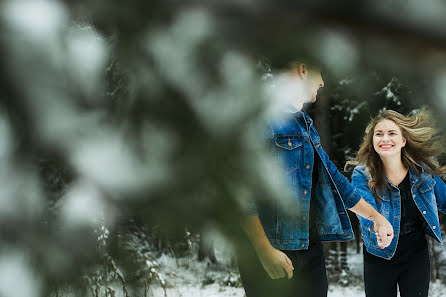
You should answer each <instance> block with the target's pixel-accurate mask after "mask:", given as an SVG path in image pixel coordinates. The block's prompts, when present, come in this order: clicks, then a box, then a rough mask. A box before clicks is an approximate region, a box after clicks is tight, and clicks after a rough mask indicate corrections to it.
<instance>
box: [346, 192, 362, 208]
mask: <svg viewBox="0 0 446 297" xmlns="http://www.w3.org/2000/svg"><path fill="white" fill-rule="evenodd" d="M343 200H344V205H345V207H346V208H352V207H354V206H355V205H356V204H357V203H358V202H359V200H361V195H360V194H359V193H358V191H357V190H356V188H354V190H353V192H352V194H351V195H350V196H349V197H348V198H346V199H343Z"/></svg>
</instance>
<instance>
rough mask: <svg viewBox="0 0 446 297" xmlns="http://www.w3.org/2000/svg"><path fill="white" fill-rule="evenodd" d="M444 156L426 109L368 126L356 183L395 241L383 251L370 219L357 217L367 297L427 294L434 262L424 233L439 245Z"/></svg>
mask: <svg viewBox="0 0 446 297" xmlns="http://www.w3.org/2000/svg"><path fill="white" fill-rule="evenodd" d="M443 152H444V148H443V145H442V143H441V142H440V140H439V138H438V134H437V130H436V129H434V128H433V127H432V121H431V115H430V113H429V112H427V111H426V110H425V109H423V110H421V111H420V112H419V113H417V114H411V115H409V116H404V115H402V114H400V113H398V112H395V111H392V110H386V111H384V112H382V113H381V114H380V115H379V116H378V117H376V118H375V119H373V120H372V121H371V122H370V124H369V125H368V126H367V128H366V131H365V137H364V140H363V143H362V144H361V147H360V149H359V151H358V154H357V156H356V159H355V160H354V161H350V162H347V164H346V167H347V166H348V165H350V164H353V165H358V166H357V167H356V168H355V170H354V172H353V176H352V184H353V185H354V186H356V187H357V189H358V190H359V191H360V194H361V195H362V197H363V198H364V199H365V200H366V201H367V202H369V203H370V204H371V205H373V206H374V207H375V208H376V209H377V210H378V211H379V212H380V213H381V214H382V215H384V216H385V217H386V219H387V220H389V222H390V223H391V224H392V226H393V229H394V234H395V237H394V238H393V240H392V243H391V244H390V245H389V246H388V247H386V248H384V249H381V248H380V247H379V246H378V244H377V236H376V235H375V232H374V226H373V223H372V222H371V221H368V220H367V219H364V218H361V217H360V218H359V219H360V222H361V230H362V238H363V241H364V282H365V291H366V296H367V297H375V296H376V297H387V296H389V297H396V296H397V286H398V287H399V291H400V295H401V297H409V296H417V297H420V296H428V291H429V280H430V262H429V253H428V246H427V241H426V236H425V235H426V234H427V235H429V236H431V237H432V238H434V239H436V240H437V241H439V242H440V243H441V235H440V228H439V221H438V209H439V210H441V211H442V212H446V186H445V184H444V182H443V181H442V179H441V178H440V177H439V176H440V175H444V174H445V173H446V167H444V166H439V165H438V164H437V163H436V162H435V161H434V159H435V157H437V156H438V155H440V154H441V153H443Z"/></svg>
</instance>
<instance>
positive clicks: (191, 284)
mask: <svg viewBox="0 0 446 297" xmlns="http://www.w3.org/2000/svg"><path fill="white" fill-rule="evenodd" d="M348 252H349V258H348V266H349V268H350V271H349V273H350V275H349V277H348V279H347V278H345V279H343V277H341V278H340V281H339V284H330V285H329V292H328V296H329V297H365V294H364V288H363V283H362V274H363V269H362V254H356V252H355V251H353V250H349V251H348ZM228 255H230V253H228V252H227V251H226V252H225V251H221V250H220V251H217V252H216V256H217V259H218V260H219V262H220V264H218V265H214V264H211V263H209V262H208V261H207V262H206V261H205V262H199V261H197V260H196V259H195V257H193V256H190V257H186V258H179V259H175V258H173V257H171V256H167V255H162V256H161V257H160V258H159V259H158V263H159V264H160V266H161V267H162V270H161V272H162V273H163V274H164V275H165V278H166V281H167V284H168V286H167V290H166V295H167V297H243V296H244V290H243V288H242V287H241V284H240V280H239V275H238V271H237V268H236V267H234V266H233V265H231V264H230V262H229V261H228V258H230V257H228ZM344 274H345V273H344ZM341 275H343V274H341ZM345 275H346V274H345ZM352 279H353V280H354V281H352ZM342 283H350V284H349V285H348V286H343V285H342ZM150 293H151V294H152V295H150V294H149V296H154V297H164V296H165V295H164V290H163V289H162V288H161V287H159V286H152V288H151V292H150ZM429 296H430V297H444V296H446V285H445V284H441V283H440V282H436V283H431V288H430V293H429Z"/></svg>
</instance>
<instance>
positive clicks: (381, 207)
mask: <svg viewBox="0 0 446 297" xmlns="http://www.w3.org/2000/svg"><path fill="white" fill-rule="evenodd" d="M375 202H376V207H377V208H378V212H379V213H381V214H382V215H384V216H385V217H386V218H388V215H389V213H390V193H388V190H387V189H386V190H382V191H381V192H379V193H378V197H377V199H375Z"/></svg>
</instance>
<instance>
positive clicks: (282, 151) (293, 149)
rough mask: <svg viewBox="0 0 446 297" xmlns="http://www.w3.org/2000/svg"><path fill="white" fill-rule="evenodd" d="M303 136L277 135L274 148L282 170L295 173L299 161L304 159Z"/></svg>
mask: <svg viewBox="0 0 446 297" xmlns="http://www.w3.org/2000/svg"><path fill="white" fill-rule="evenodd" d="M302 140H303V137H302V136H301V135H293V136H291V135H275V136H274V146H275V151H276V156H277V158H278V161H279V163H280V165H281V166H282V168H284V169H285V170H286V171H287V172H290V171H293V170H295V169H296V168H297V167H298V161H299V160H300V159H301V158H302V156H301V154H302V144H303V142H302Z"/></svg>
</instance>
